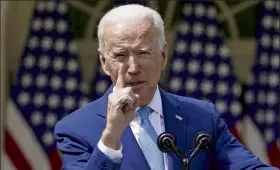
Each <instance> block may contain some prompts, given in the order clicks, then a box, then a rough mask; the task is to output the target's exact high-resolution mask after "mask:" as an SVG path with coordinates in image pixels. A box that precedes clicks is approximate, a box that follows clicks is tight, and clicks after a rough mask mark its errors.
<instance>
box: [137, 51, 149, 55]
mask: <svg viewBox="0 0 280 170" xmlns="http://www.w3.org/2000/svg"><path fill="white" fill-rule="evenodd" d="M139 54H140V55H150V53H149V52H148V51H140V52H139Z"/></svg>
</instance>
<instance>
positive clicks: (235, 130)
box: [230, 127, 242, 143]
mask: <svg viewBox="0 0 280 170" xmlns="http://www.w3.org/2000/svg"><path fill="white" fill-rule="evenodd" d="M230 131H231V133H232V134H233V136H235V137H236V139H238V140H239V142H241V143H242V139H241V137H240V134H239V132H238V130H237V128H236V127H232V128H230Z"/></svg>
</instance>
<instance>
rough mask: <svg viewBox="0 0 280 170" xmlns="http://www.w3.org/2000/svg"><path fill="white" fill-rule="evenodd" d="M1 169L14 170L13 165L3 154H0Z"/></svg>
mask: <svg viewBox="0 0 280 170" xmlns="http://www.w3.org/2000/svg"><path fill="white" fill-rule="evenodd" d="M1 169H4V170H16V167H14V164H13V163H12V161H11V160H10V158H9V157H8V156H7V155H6V153H5V152H2V153H1Z"/></svg>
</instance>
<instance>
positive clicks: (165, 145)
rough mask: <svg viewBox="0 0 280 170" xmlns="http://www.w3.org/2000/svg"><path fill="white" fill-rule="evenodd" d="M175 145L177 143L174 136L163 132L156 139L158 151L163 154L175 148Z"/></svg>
mask: <svg viewBox="0 0 280 170" xmlns="http://www.w3.org/2000/svg"><path fill="white" fill-rule="evenodd" d="M176 144H177V141H176V138H175V136H174V135H173V134H172V133H169V132H163V133H161V134H160V135H159V136H158V138H157V145H158V148H159V150H160V151H162V152H165V153H168V152H171V150H172V146H176Z"/></svg>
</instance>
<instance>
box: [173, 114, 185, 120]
mask: <svg viewBox="0 0 280 170" xmlns="http://www.w3.org/2000/svg"><path fill="white" fill-rule="evenodd" d="M175 118H176V119H178V120H180V121H182V120H183V118H182V117H181V116H179V115H175Z"/></svg>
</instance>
